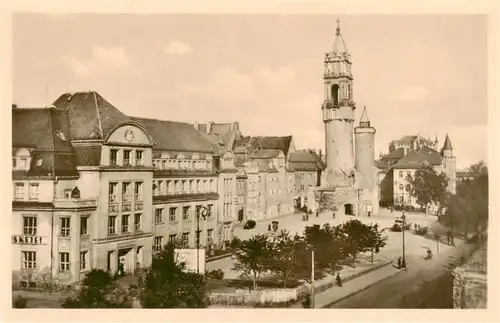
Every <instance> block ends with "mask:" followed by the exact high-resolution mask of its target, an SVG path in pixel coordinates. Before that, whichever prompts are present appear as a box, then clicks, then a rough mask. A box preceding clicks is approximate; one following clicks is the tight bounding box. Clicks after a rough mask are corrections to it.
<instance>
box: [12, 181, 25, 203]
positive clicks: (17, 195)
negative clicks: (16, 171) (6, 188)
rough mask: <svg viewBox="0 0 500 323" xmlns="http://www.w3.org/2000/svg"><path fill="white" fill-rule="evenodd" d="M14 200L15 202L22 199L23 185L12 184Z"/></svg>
mask: <svg viewBox="0 0 500 323" xmlns="http://www.w3.org/2000/svg"><path fill="white" fill-rule="evenodd" d="M14 199H15V200H22V199H24V184H23V183H16V184H14Z"/></svg>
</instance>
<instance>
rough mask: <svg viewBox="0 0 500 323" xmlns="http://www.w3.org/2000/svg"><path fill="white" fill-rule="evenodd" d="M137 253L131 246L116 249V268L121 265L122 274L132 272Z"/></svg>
mask: <svg viewBox="0 0 500 323" xmlns="http://www.w3.org/2000/svg"><path fill="white" fill-rule="evenodd" d="M136 259H137V254H136V252H135V250H134V249H133V248H126V249H120V250H118V268H120V267H122V266H123V270H124V274H125V275H126V274H132V273H133V272H134V268H135V262H136Z"/></svg>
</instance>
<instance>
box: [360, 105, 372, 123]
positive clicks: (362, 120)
mask: <svg viewBox="0 0 500 323" xmlns="http://www.w3.org/2000/svg"><path fill="white" fill-rule="evenodd" d="M359 126H360V127H369V126H370V119H368V112H366V105H365V106H364V107H363V113H361V118H360V119H359Z"/></svg>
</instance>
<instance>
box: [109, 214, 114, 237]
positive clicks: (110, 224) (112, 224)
mask: <svg viewBox="0 0 500 323" xmlns="http://www.w3.org/2000/svg"><path fill="white" fill-rule="evenodd" d="M113 234H116V216H109V217H108V235H113Z"/></svg>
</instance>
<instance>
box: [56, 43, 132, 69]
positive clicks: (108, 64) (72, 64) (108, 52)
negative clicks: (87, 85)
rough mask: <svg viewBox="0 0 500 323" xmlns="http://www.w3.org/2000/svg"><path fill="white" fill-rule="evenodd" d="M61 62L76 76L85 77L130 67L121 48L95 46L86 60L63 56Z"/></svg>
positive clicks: (127, 58) (129, 62)
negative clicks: (103, 70) (97, 72)
mask: <svg viewBox="0 0 500 323" xmlns="http://www.w3.org/2000/svg"><path fill="white" fill-rule="evenodd" d="M62 61H63V63H64V64H65V65H66V66H67V67H69V68H70V69H71V70H72V71H73V72H74V73H75V74H76V75H77V76H87V75H88V74H90V73H92V72H95V71H98V70H101V69H109V68H126V67H129V66H131V60H130V58H129V57H128V55H127V53H126V52H125V49H124V48H123V47H121V46H114V47H104V46H98V45H96V46H94V47H92V51H91V55H90V57H88V58H87V59H78V58H76V57H71V56H64V57H63V58H62Z"/></svg>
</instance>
